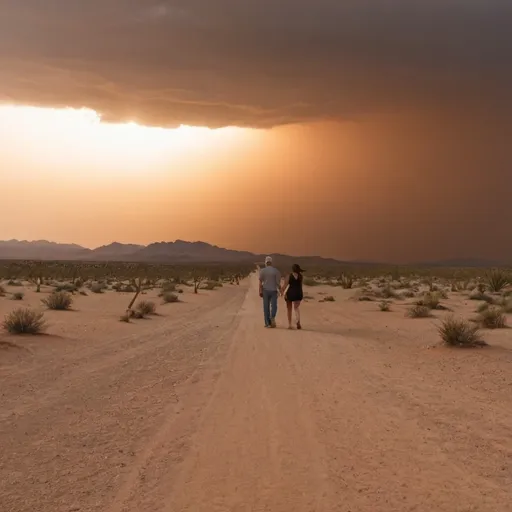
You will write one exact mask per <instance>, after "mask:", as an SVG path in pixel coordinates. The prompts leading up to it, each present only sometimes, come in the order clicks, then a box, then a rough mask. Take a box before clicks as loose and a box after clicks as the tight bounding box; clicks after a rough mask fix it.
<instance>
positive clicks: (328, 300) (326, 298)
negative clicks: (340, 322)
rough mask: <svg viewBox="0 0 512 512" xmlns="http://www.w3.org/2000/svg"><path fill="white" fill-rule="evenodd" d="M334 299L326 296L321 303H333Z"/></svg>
mask: <svg viewBox="0 0 512 512" xmlns="http://www.w3.org/2000/svg"><path fill="white" fill-rule="evenodd" d="M335 300H336V299H335V298H334V297H333V296H332V295H327V296H325V297H324V298H323V299H322V302H334V301H335Z"/></svg>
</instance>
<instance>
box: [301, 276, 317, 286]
mask: <svg viewBox="0 0 512 512" xmlns="http://www.w3.org/2000/svg"><path fill="white" fill-rule="evenodd" d="M302 284H303V285H304V286H318V285H320V283H319V282H318V281H317V280H316V279H313V278H312V277H305V278H304V280H303V281H302Z"/></svg>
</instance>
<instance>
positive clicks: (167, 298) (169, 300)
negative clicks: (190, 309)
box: [162, 292, 180, 304]
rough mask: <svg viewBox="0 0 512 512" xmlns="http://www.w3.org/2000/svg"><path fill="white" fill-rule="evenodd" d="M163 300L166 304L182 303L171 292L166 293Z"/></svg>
mask: <svg viewBox="0 0 512 512" xmlns="http://www.w3.org/2000/svg"><path fill="white" fill-rule="evenodd" d="M162 299H163V301H164V303H165V304H171V303H173V302H179V301H180V299H179V297H178V295H177V294H176V293H170V292H168V293H164V295H163V296H162Z"/></svg>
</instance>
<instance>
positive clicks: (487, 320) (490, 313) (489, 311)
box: [477, 306, 507, 329]
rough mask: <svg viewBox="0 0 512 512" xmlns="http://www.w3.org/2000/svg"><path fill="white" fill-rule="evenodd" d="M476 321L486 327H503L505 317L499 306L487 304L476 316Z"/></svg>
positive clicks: (505, 321) (504, 325) (505, 320)
mask: <svg viewBox="0 0 512 512" xmlns="http://www.w3.org/2000/svg"><path fill="white" fill-rule="evenodd" d="M477 321H478V323H479V324H480V325H481V326H482V327H485V328H486V329H503V328H504V327H506V326H507V319H506V317H505V315H504V314H503V311H502V310H501V309H500V308H497V307H494V306H489V307H488V308H486V309H484V310H482V311H481V312H480V315H479V316H478V318H477Z"/></svg>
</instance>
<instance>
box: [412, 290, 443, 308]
mask: <svg viewBox="0 0 512 512" xmlns="http://www.w3.org/2000/svg"><path fill="white" fill-rule="evenodd" d="M416 305H417V306H425V307H427V308H429V309H439V306H440V304H439V295H438V293H437V292H435V293H432V292H428V293H426V294H425V295H424V296H423V298H422V299H420V300H419V301H418V302H416Z"/></svg>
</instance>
